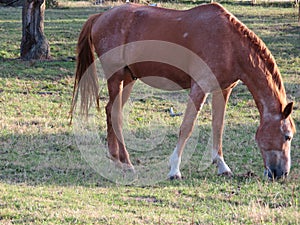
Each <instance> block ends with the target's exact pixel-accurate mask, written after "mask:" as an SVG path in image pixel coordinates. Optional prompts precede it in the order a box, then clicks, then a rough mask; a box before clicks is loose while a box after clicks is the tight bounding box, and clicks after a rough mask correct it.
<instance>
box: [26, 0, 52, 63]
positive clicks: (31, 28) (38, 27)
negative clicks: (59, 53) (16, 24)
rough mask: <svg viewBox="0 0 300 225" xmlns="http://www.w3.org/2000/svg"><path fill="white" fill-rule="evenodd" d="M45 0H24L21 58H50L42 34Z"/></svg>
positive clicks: (48, 47)
mask: <svg viewBox="0 0 300 225" xmlns="http://www.w3.org/2000/svg"><path fill="white" fill-rule="evenodd" d="M44 12H45V0H24V5H23V11H22V26H23V27H22V42H21V59H23V60H43V59H50V58H51V56H50V46H49V43H48V41H47V39H46V37H45V35H44Z"/></svg>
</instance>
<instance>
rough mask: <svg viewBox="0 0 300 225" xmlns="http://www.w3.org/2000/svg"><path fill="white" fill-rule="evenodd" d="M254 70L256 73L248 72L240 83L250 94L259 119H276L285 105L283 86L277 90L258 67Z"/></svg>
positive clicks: (269, 78) (271, 80)
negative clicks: (242, 83) (244, 85)
mask: <svg viewBox="0 0 300 225" xmlns="http://www.w3.org/2000/svg"><path fill="white" fill-rule="evenodd" d="M256 68H257V69H256V70H257V71H251V72H249V71H248V72H247V74H246V76H245V77H244V78H243V79H242V81H243V82H244V83H245V84H246V86H247V87H248V89H249V91H250V92H251V94H252V96H253V98H254V101H255V103H256V105H257V108H258V110H259V113H260V117H261V119H262V120H264V119H265V120H267V119H273V118H277V117H279V116H280V115H281V112H282V107H284V106H285V105H286V94H285V90H284V87H283V84H282V85H281V86H282V88H281V89H280V90H279V89H278V88H277V86H276V84H275V82H274V81H273V79H272V78H271V77H270V76H266V75H265V74H264V72H263V71H262V70H261V69H260V68H259V67H256ZM280 82H282V81H280Z"/></svg>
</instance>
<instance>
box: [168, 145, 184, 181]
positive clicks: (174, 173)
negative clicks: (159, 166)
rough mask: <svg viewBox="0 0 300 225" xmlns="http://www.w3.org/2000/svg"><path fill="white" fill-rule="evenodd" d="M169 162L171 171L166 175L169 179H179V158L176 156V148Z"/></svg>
mask: <svg viewBox="0 0 300 225" xmlns="http://www.w3.org/2000/svg"><path fill="white" fill-rule="evenodd" d="M169 162H170V166H171V170H170V172H169V174H168V176H169V178H181V173H180V169H179V166H180V163H181V157H179V156H178V152H177V147H176V148H175V149H174V151H173V153H172V155H171V157H170V161H169Z"/></svg>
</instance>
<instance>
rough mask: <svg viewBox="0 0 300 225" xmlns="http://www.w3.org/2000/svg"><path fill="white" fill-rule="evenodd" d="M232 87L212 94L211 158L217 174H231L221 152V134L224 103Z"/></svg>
mask: <svg viewBox="0 0 300 225" xmlns="http://www.w3.org/2000/svg"><path fill="white" fill-rule="evenodd" d="M231 91H232V88H229V89H227V90H223V91H219V92H215V93H213V96H212V130H213V149H212V160H213V163H216V164H217V167H218V174H226V175H232V172H231V170H230V168H229V167H228V165H227V164H226V163H225V161H224V158H223V152H222V135H223V130H224V117H225V109H226V104H227V102H228V99H229V96H230V94H231Z"/></svg>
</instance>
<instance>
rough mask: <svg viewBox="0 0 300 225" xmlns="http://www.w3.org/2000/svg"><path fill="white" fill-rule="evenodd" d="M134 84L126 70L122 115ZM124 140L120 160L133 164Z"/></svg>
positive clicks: (121, 143) (120, 146)
mask: <svg viewBox="0 0 300 225" xmlns="http://www.w3.org/2000/svg"><path fill="white" fill-rule="evenodd" d="M134 84H135V80H133V79H132V76H131V74H130V72H129V71H128V70H127V69H125V77H124V81H123V91H122V106H121V107H122V108H121V113H123V107H124V105H125V103H126V102H127V100H128V98H129V96H130V93H131V91H132V88H133V86H134ZM122 115H123V114H122ZM121 129H122V124H121ZM122 136H123V135H122ZM122 140H123V142H119V158H120V161H121V162H122V163H127V164H131V163H130V160H129V154H128V152H127V150H126V147H125V143H124V138H123V137H122Z"/></svg>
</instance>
